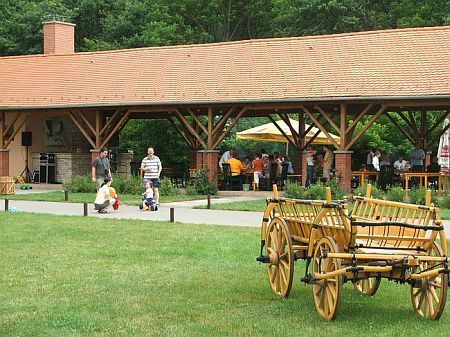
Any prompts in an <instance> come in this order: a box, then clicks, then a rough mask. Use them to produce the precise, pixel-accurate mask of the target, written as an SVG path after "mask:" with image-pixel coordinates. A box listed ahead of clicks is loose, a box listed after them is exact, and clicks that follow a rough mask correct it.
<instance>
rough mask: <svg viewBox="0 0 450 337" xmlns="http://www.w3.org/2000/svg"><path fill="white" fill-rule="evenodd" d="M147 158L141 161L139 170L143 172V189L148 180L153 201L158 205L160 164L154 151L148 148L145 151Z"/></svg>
mask: <svg viewBox="0 0 450 337" xmlns="http://www.w3.org/2000/svg"><path fill="white" fill-rule="evenodd" d="M147 154H148V156H147V157H145V158H144V159H142V163H141V170H142V171H143V172H144V181H143V186H144V187H145V186H146V184H147V181H148V180H150V181H151V182H152V184H153V190H154V191H155V201H156V204H157V205H159V175H160V174H161V170H162V164H161V160H160V159H159V158H158V157H157V156H155V150H153V148H152V147H149V148H148V150H147Z"/></svg>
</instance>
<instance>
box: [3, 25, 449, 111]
mask: <svg viewBox="0 0 450 337" xmlns="http://www.w3.org/2000/svg"><path fill="white" fill-rule="evenodd" d="M449 41H450V26H445V27H429V28H412V29H399V30H384V31H373V32H361V33H349V34H339V35H324V36H311V37H295V38H278V39H264V40H249V41H238V42H226V43H213V44H202V45H188V46H169V47H151V48H139V49H128V50H117V51H106V52H105V51H103V52H90V53H75V54H64V55H27V56H13V57H0V79H1V81H0V109H7V108H19V107H58V106H80V105H82V106H84V105H89V106H96V105H141V104H149V105H159V104H185V103H186V104H189V103H231V102H242V101H244V102H262V101H264V102H271V101H280V100H286V101H304V100H311V99H318V100H323V99H327V98H338V99H339V98H345V97H368V98H370V97H374V98H375V97H380V96H388V97H392V98H393V97H396V96H398V97H405V96H411V97H412V98H414V97H416V98H417V97H424V96H433V97H449V95H450V86H449V82H450V42H449Z"/></svg>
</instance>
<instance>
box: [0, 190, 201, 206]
mask: <svg viewBox="0 0 450 337" xmlns="http://www.w3.org/2000/svg"><path fill="white" fill-rule="evenodd" d="M5 198H7V199H10V200H34V201H64V192H62V191H55V192H46V193H24V194H15V195H8V196H4V195H3V196H2V197H1V198H0V199H5ZM94 199H95V194H93V193H69V200H68V202H81V203H84V202H87V203H92V202H94ZM119 199H120V201H121V202H123V203H124V204H126V205H135V206H137V205H139V203H140V202H141V196H139V195H132V194H120V195H119ZM198 199H206V196H205V195H186V194H180V195H174V196H164V195H163V196H161V199H160V203H165V202H176V201H186V200H198Z"/></svg>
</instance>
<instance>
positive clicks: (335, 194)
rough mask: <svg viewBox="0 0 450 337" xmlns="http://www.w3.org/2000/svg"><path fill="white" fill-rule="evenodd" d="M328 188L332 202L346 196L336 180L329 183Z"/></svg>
mask: <svg viewBox="0 0 450 337" xmlns="http://www.w3.org/2000/svg"><path fill="white" fill-rule="evenodd" d="M330 188H331V197H332V198H333V200H342V199H343V198H344V196H346V195H347V192H346V191H345V190H344V189H343V188H342V187H341V185H339V182H338V181H337V180H336V179H332V180H331V181H330Z"/></svg>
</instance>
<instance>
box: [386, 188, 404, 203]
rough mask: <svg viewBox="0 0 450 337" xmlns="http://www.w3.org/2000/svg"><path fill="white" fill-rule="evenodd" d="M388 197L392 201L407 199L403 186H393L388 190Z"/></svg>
mask: <svg viewBox="0 0 450 337" xmlns="http://www.w3.org/2000/svg"><path fill="white" fill-rule="evenodd" d="M386 199H387V200H390V201H398V202H404V201H405V199H406V193H405V191H404V190H403V188H401V187H398V186H391V187H390V188H389V189H388V190H387V192H386Z"/></svg>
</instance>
